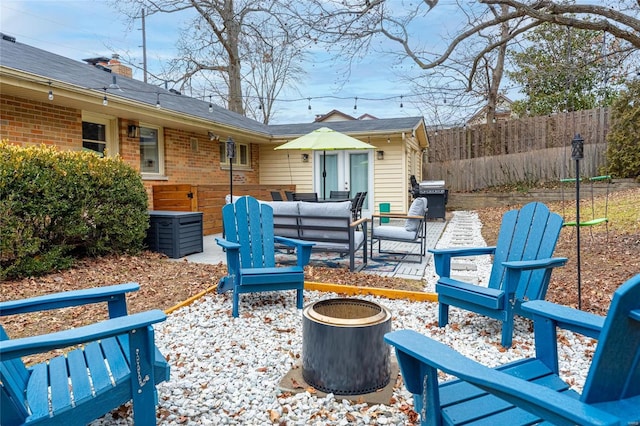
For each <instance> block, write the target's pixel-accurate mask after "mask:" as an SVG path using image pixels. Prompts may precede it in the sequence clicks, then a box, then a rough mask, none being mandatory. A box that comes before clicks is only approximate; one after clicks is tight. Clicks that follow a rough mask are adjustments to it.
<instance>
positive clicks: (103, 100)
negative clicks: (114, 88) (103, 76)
mask: <svg viewBox="0 0 640 426" xmlns="http://www.w3.org/2000/svg"><path fill="white" fill-rule="evenodd" d="M102 105H104V106H107V105H109V99H107V88H106V87H105V88H104V97H103V98H102Z"/></svg>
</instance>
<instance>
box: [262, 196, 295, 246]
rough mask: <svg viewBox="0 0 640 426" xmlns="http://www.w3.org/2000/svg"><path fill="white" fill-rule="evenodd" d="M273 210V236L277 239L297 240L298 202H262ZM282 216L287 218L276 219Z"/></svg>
mask: <svg viewBox="0 0 640 426" xmlns="http://www.w3.org/2000/svg"><path fill="white" fill-rule="evenodd" d="M263 203H264V204H267V205H269V206H271V208H272V209H273V227H274V235H276V236H278V237H289V238H298V229H297V225H298V218H297V216H298V214H299V210H298V205H299V204H300V202H299V201H263ZM278 215H284V216H287V217H282V216H280V217H278ZM289 216H291V217H289Z"/></svg>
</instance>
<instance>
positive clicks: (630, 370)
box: [385, 274, 640, 426]
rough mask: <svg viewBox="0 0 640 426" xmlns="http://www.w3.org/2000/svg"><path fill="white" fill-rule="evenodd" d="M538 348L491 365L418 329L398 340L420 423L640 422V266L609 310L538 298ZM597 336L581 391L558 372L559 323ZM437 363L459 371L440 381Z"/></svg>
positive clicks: (397, 335) (399, 334)
mask: <svg viewBox="0 0 640 426" xmlns="http://www.w3.org/2000/svg"><path fill="white" fill-rule="evenodd" d="M522 306H523V309H526V310H529V311H530V313H531V314H532V315H533V317H534V327H535V338H536V356H535V358H526V359H522V360H518V361H515V362H512V363H509V364H505V365H502V366H500V367H498V368H495V369H491V368H488V367H486V366H484V365H481V364H479V363H477V362H475V361H473V360H470V359H468V358H466V357H464V356H463V355H461V354H460V353H458V352H456V351H455V350H453V349H451V348H450V347H449V346H446V345H444V344H442V343H440V342H437V341H435V340H432V339H430V338H428V337H426V336H423V335H421V334H419V333H416V332H415V331H412V330H400V331H395V332H392V333H388V334H386V335H385V341H386V342H388V343H389V344H391V345H393V346H395V348H396V355H397V358H398V362H399V364H400V370H401V373H402V376H403V380H404V383H405V386H406V387H407V389H408V390H409V391H410V392H411V393H413V394H414V401H415V410H416V411H417V412H418V413H419V414H420V416H421V418H420V421H421V425H442V424H447V425H454V424H474V425H476V424H478V425H479V424H486V425H509V426H514V425H533V424H539V423H538V422H541V421H543V420H544V421H546V422H549V423H544V424H554V425H627V426H628V425H637V424H640V423H639V422H640V274H639V275H636V276H635V277H633V278H631V279H630V280H628V281H627V282H626V283H624V284H623V285H622V286H621V287H619V288H618V290H616V292H615V293H614V296H613V300H612V302H611V306H610V308H609V313H608V315H607V316H606V318H602V317H598V316H595V315H593V314H589V313H586V312H582V311H578V310H575V309H571V308H568V307H566V306H559V305H554V304H552V303H550V302H545V301H542V300H536V301H532V302H526V303H524V304H523V305H522ZM558 327H559V328H565V329H568V330H572V331H576V332H580V333H582V332H586V334H587V335H588V336H592V337H594V336H599V342H598V345H597V348H596V352H595V354H594V356H593V360H592V362H591V367H590V368H589V373H588V375H587V380H586V382H585V385H584V388H583V390H582V394H579V393H577V392H576V391H575V390H573V389H570V388H569V385H567V384H566V383H565V382H564V381H562V380H561V379H560V377H558V361H557V350H556V345H557V343H556V342H557V336H556V328H558ZM438 370H440V371H443V372H445V373H447V374H451V375H453V376H455V377H458V380H453V381H450V382H445V383H439V382H438V373H437V372H438Z"/></svg>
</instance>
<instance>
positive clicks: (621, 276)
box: [0, 189, 640, 362]
mask: <svg viewBox="0 0 640 426" xmlns="http://www.w3.org/2000/svg"><path fill="white" fill-rule="evenodd" d="M616 197H621V200H622V203H623V204H626V205H627V209H632V212H631V217H632V218H631V221H630V222H625V224H624V226H617V225H616V223H615V222H613V223H610V224H609V227H608V231H607V230H606V227H604V226H602V225H599V226H598V227H593V229H592V230H586V229H582V232H581V284H582V285H581V289H582V309H583V310H586V311H589V312H594V313H597V314H601V315H603V314H605V313H606V311H607V309H608V307H609V303H610V300H611V295H612V293H613V291H615V289H616V288H617V287H618V286H619V285H620V284H621V283H623V282H624V281H625V280H627V279H628V278H630V277H631V276H633V275H635V274H637V273H640V256H638V253H640V222H639V221H640V214H639V213H638V202H639V201H640V189H636V190H630V191H624V192H622V193H620V194H619V195H616ZM556 207H557V206H556ZM553 209H554V208H553V206H552V210H553ZM505 210H506V208H487V209H481V210H479V211H478V213H479V215H480V218H481V220H482V223H483V230H482V232H483V236H484V238H485V240H486V242H487V244H489V245H491V244H492V243H493V242H494V241H495V238H496V235H497V230H498V228H499V224H500V222H501V218H502V214H503V213H504V211H505ZM556 211H558V210H556ZM634 218H635V219H634ZM596 228H597V229H596ZM590 231H593V232H590ZM555 254H556V255H557V256H565V257H568V258H569V262H568V263H567V265H566V266H565V267H564V268H558V269H556V270H555V271H554V273H553V276H552V280H551V284H550V286H549V292H548V294H547V300H551V301H553V302H557V303H561V304H564V305H569V306H574V307H576V306H577V305H578V297H577V293H578V290H577V271H576V266H577V262H576V260H575V258H576V235H575V230H573V229H569V228H564V229H563V231H562V234H561V237H560V240H559V242H558V246H557V248H556V252H555ZM225 273H226V266H225V265H224V264H219V265H205V264H196V263H188V262H184V261H177V262H176V261H172V260H169V259H167V258H166V257H165V256H163V255H160V254H157V253H151V252H144V253H143V254H141V255H140V256H107V257H101V258H98V259H85V260H82V261H79V262H78V263H77V264H76V265H75V266H74V267H73V268H71V269H69V270H65V271H60V272H56V273H53V274H49V275H46V276H42V277H35V278H25V279H21V280H14V281H5V282H3V283H0V286H1V288H2V291H1V292H0V300H13V299H21V298H25V297H31V296H36V295H41V294H47V293H52V292H57V291H64V290H73V289H80V288H88V287H96V286H104V285H110V284H118V283H124V282H130V281H134V282H138V283H139V284H140V290H139V291H137V292H134V293H130V294H129V296H128V298H127V300H128V306H129V311H130V312H139V311H143V310H148V309H151V308H158V309H163V310H166V309H168V308H171V307H173V306H175V305H176V304H178V303H180V302H182V301H185V300H187V299H188V298H190V297H193V296H195V295H197V294H199V293H201V292H203V291H205V290H207V289H211V287H212V286H214V285H215V284H216V283H217V282H218V280H219V279H220V277H222V276H223V275H224V274H225ZM305 274H306V279H307V280H309V281H316V282H329V283H337V284H355V285H362V286H369V287H385V288H396V289H408V290H414V291H420V290H421V288H422V285H421V284H420V283H419V282H416V281H412V280H403V279H394V278H386V277H380V276H377V275H371V274H365V273H351V272H348V271H346V270H345V269H332V268H318V267H315V268H313V267H309V268H307V270H306V271H305ZM356 274H357V275H356ZM96 306H100V307H99V308H96ZM102 318H106V308H103V307H102V306H101V305H95V306H88V307H82V308H79V309H77V308H74V309H71V308H69V309H63V310H60V311H56V312H55V313H44V314H38V315H16V316H13V317H3V319H2V325H3V327H5V329H6V331H7V333H8V334H9V335H10V336H12V337H19V336H28V335H34V334H42V333H44V332H50V331H57V330H61V329H65V328H68V327H71V326H73V327H76V326H79V325H82V324H86V323H90V322H94V321H96V320H99V319H102ZM36 360H37V359H36V358H33V359H26V361H27V362H29V361H32V362H33V361H36Z"/></svg>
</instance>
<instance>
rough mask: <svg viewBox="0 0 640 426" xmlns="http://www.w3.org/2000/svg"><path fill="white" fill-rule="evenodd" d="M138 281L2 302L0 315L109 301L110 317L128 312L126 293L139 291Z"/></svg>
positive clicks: (0, 303)
mask: <svg viewBox="0 0 640 426" xmlns="http://www.w3.org/2000/svg"><path fill="white" fill-rule="evenodd" d="M139 288H140V285H139V284H138V283H133V282H131V283H125V284H117V285H110V286H104V287H94V288H87V289H82V290H73V291H65V292H60V293H53V294H45V295H42V296H36V297H29V298H26V299H19V300H8V301H6V302H0V316H5V315H15V314H24V313H28V312H37V311H46V310H50V309H59V308H67V307H71V306H81V305H87V304H91V303H100V302H108V303H109V315H110V317H117V316H122V315H126V314H127V307H126V301H125V293H128V292H132V291H137V290H138V289H139Z"/></svg>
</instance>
